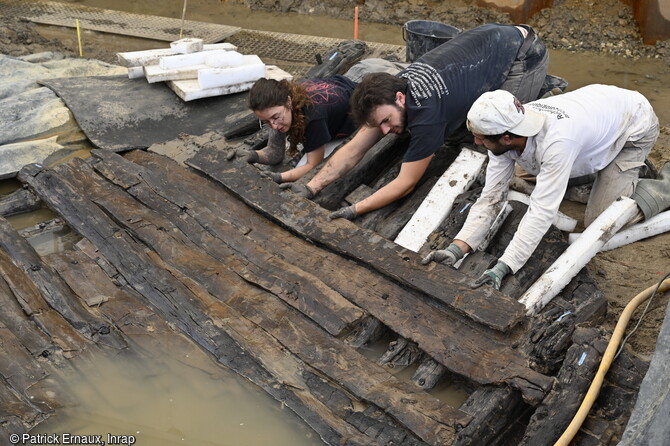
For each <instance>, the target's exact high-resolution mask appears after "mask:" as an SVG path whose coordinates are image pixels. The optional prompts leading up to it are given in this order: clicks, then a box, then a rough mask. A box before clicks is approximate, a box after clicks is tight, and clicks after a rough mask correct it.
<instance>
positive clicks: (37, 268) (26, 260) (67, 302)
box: [0, 218, 127, 349]
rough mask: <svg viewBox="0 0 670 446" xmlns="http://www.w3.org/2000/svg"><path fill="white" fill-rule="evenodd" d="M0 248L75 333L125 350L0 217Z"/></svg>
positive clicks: (113, 333)
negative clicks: (77, 332)
mask: <svg viewBox="0 0 670 446" xmlns="http://www.w3.org/2000/svg"><path fill="white" fill-rule="evenodd" d="M0 247H1V248H2V249H4V250H5V251H6V252H7V254H8V255H9V256H11V258H12V259H13V262H14V263H15V264H16V265H17V266H19V268H20V269H22V270H23V271H24V272H25V273H26V275H27V276H28V277H30V280H32V282H33V283H34V284H35V286H36V288H37V289H38V290H39V292H40V293H41V294H42V296H43V297H44V299H45V300H46V301H47V302H48V303H49V306H51V307H52V308H54V309H55V310H56V311H58V313H60V314H61V315H62V316H63V318H64V319H65V320H67V321H68V322H69V323H70V324H71V325H72V326H73V327H74V328H75V329H76V330H77V331H79V332H80V333H81V334H83V335H84V336H85V337H86V338H88V339H91V340H93V341H94V342H96V343H101V344H105V345H108V346H110V347H113V348H119V349H121V348H125V347H127V345H126V343H125V341H124V340H123V338H122V337H121V336H120V335H119V333H118V332H117V331H116V330H115V329H114V327H112V326H111V325H110V324H109V323H108V322H107V321H105V320H103V319H102V318H98V317H96V316H94V315H93V314H91V313H90V312H88V311H86V310H85V309H84V308H83V307H82V306H81V304H80V303H79V301H78V299H77V298H76V297H75V296H74V294H73V293H72V290H70V288H69V287H68V286H67V285H66V284H65V282H63V280H62V279H61V278H60V277H58V275H57V274H56V272H55V271H54V270H53V269H52V268H51V267H49V266H48V265H46V264H44V262H42V260H41V258H40V256H39V255H38V254H37V252H35V250H34V249H33V247H32V246H30V244H29V243H28V241H27V240H26V239H24V238H23V237H21V236H20V235H18V233H17V232H16V230H15V229H14V228H12V226H11V225H10V224H9V222H7V220H5V219H4V218H0Z"/></svg>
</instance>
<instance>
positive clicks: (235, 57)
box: [205, 51, 244, 68]
mask: <svg viewBox="0 0 670 446" xmlns="http://www.w3.org/2000/svg"><path fill="white" fill-rule="evenodd" d="M243 63H244V56H242V54H240V53H238V52H237V51H210V52H209V53H207V54H206V55H205V65H207V66H208V67H212V68H229V67H237V66H239V65H242V64H243Z"/></svg>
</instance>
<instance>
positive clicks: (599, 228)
mask: <svg viewBox="0 0 670 446" xmlns="http://www.w3.org/2000/svg"><path fill="white" fill-rule="evenodd" d="M637 212H638V207H637V203H635V200H632V199H630V198H626V197H621V198H619V199H617V200H616V201H615V202H614V203H612V204H611V205H610V206H609V207H608V208H607V209H605V211H604V212H603V213H602V214H600V215H599V216H598V218H596V219H595V221H594V222H593V223H591V224H590V225H589V227H588V228H586V230H585V231H584V232H583V233H582V235H581V236H580V237H579V238H578V239H577V240H576V241H575V242H574V243H573V244H572V245H570V246H568V249H566V250H565V251H564V252H563V254H561V255H560V257H559V258H558V259H556V261H555V262H554V263H553V264H552V265H551V266H550V267H549V268H548V269H547V270H546V271H545V272H544V274H543V275H542V276H541V277H540V278H539V279H538V280H537V281H536V282H535V283H534V284H533V285H532V286H531V287H530V288H529V289H528V290H527V291H526V292H525V293H524V295H523V296H521V299H519V302H521V303H522V304H524V305H525V306H526V310H527V311H526V314H528V315H529V316H532V315H534V314H536V313H537V312H539V311H540V310H541V309H542V308H544V306H545V305H547V304H548V303H549V302H550V301H551V300H552V299H553V298H554V297H556V295H557V294H558V293H560V292H561V290H562V289H563V288H564V287H565V286H566V285H567V284H568V283H569V282H570V281H571V280H572V278H573V277H575V275H577V273H578V272H579V271H580V270H581V269H582V268H583V267H584V265H586V264H587V263H588V262H589V260H591V259H592V258H593V257H594V256H595V255H596V254H597V253H598V251H600V248H601V247H602V246H603V245H604V244H605V242H607V240H609V239H610V238H611V237H612V235H613V234H615V233H616V232H617V231H618V230H619V229H621V227H623V226H624V225H625V224H626V223H628V222H629V221H630V220H631V219H632V218H633V217H634V216H635V215H636V214H637Z"/></svg>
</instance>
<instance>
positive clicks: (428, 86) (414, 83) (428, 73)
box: [400, 62, 449, 107]
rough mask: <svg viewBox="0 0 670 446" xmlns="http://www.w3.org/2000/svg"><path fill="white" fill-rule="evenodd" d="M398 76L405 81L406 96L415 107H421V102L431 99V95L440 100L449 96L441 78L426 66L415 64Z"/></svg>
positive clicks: (435, 71) (431, 68)
mask: <svg viewBox="0 0 670 446" xmlns="http://www.w3.org/2000/svg"><path fill="white" fill-rule="evenodd" d="M400 76H401V77H403V78H405V79H407V86H408V89H409V92H408V93H409V94H408V96H410V97H411V98H412V99H414V102H415V103H416V105H417V107H421V101H422V100H424V99H428V98H432V97H433V95H437V97H438V98H441V97H442V96H447V95H448V94H449V89H448V88H447V85H446V84H445V83H444V79H442V76H440V75H439V74H438V72H437V70H436V69H435V68H433V67H431V66H430V65H428V64H425V63H421V62H415V63H413V64H412V65H410V66H409V67H407V69H406V70H404V71H403V72H402V73H401V74H400Z"/></svg>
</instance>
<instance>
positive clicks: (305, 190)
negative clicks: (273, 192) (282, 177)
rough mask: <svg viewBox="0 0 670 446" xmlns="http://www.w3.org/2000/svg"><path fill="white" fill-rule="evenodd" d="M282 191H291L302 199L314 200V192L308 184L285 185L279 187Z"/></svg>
mask: <svg viewBox="0 0 670 446" xmlns="http://www.w3.org/2000/svg"><path fill="white" fill-rule="evenodd" d="M279 188H280V189H284V190H290V191H291V192H293V193H294V194H296V195H299V196H301V197H302V198H307V199H308V200H311V199H312V198H314V195H315V194H314V191H313V190H312V188H310V187H309V186H308V185H306V184H302V183H283V184H281V185H280V186H279Z"/></svg>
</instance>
